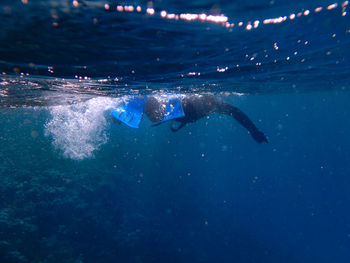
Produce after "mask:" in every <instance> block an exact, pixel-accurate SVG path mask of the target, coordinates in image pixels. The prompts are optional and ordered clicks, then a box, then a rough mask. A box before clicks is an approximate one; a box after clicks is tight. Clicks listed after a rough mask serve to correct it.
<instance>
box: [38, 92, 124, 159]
mask: <svg viewBox="0 0 350 263" xmlns="http://www.w3.org/2000/svg"><path fill="white" fill-rule="evenodd" d="M118 101H119V99H112V98H106V97H97V98H92V99H89V100H87V101H84V102H77V103H74V104H71V105H60V106H54V107H50V108H49V111H50V114H51V117H52V118H51V120H50V121H48V122H47V123H46V125H45V135H46V136H48V137H51V138H52V143H53V145H54V146H55V148H57V149H59V150H60V151H62V153H63V156H64V157H66V158H71V159H74V160H82V159H85V158H90V157H93V154H94V152H95V151H96V150H98V149H99V148H100V147H101V146H102V145H103V144H105V143H106V142H107V141H108V135H107V132H106V127H107V124H108V122H107V120H106V117H105V114H104V113H105V112H106V111H107V110H109V109H111V108H113V107H114V106H116V105H117V104H118Z"/></svg>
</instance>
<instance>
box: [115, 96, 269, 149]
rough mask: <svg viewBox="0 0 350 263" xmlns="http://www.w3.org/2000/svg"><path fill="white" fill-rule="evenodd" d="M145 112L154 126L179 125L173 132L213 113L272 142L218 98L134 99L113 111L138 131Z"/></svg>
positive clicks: (159, 97) (253, 134)
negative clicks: (164, 124) (231, 119)
mask: <svg viewBox="0 0 350 263" xmlns="http://www.w3.org/2000/svg"><path fill="white" fill-rule="evenodd" d="M143 113H145V114H146V115H147V117H148V119H149V120H150V121H151V122H156V124H154V125H153V126H158V125H160V124H162V123H164V122H165V121H170V120H173V121H176V122H179V123H180V124H179V125H178V126H177V127H174V126H173V125H171V126H170V129H171V130H172V131H173V132H177V131H179V130H180V129H182V128H183V127H185V126H186V125H187V124H188V123H192V122H196V121H197V120H199V119H201V118H203V117H206V116H208V115H209V114H211V113H219V114H225V115H228V116H231V117H233V118H234V119H235V120H236V121H238V123H239V124H241V125H242V126H243V127H244V128H246V129H247V130H248V132H249V133H250V135H251V136H252V137H253V139H254V140H255V141H256V142H258V143H262V142H266V143H268V140H267V138H266V136H265V135H264V133H263V132H261V131H259V129H258V128H257V127H256V126H255V124H254V123H253V122H252V121H251V120H250V119H249V117H248V116H247V115H246V114H245V113H243V112H242V111H241V110H240V109H238V108H237V107H235V106H233V105H231V104H229V103H227V102H225V101H224V100H222V99H220V98H218V97H216V96H214V95H209V94H204V95H168V96H165V95H158V96H153V95H150V96H130V98H129V100H128V101H127V102H126V103H125V104H122V105H120V106H118V107H117V109H115V110H113V111H111V114H112V116H113V117H115V118H116V119H118V120H120V121H122V122H124V123H125V124H127V125H128V126H131V127H134V128H138V125H139V123H140V121H141V118H142V114H143Z"/></svg>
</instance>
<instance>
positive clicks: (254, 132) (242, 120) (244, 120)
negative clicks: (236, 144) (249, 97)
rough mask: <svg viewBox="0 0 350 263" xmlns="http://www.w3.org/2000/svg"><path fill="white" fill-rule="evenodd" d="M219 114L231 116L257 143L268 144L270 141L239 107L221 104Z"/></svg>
mask: <svg viewBox="0 0 350 263" xmlns="http://www.w3.org/2000/svg"><path fill="white" fill-rule="evenodd" d="M219 109H220V110H219V111H220V112H219V113H223V114H226V115H230V116H232V117H233V118H235V120H236V121H238V122H239V124H241V125H242V126H243V127H244V128H246V129H247V130H248V131H249V133H250V134H251V136H252V137H253V138H254V140H255V141H257V142H258V143H262V142H266V143H268V140H267V138H266V136H265V134H264V133H263V132H261V131H259V129H258V128H257V127H256V126H255V124H254V123H253V122H252V121H251V120H250V119H249V117H248V116H247V115H246V114H245V113H244V112H242V111H241V110H240V109H238V108H237V107H235V106H233V105H231V104H229V103H227V102H224V101H223V102H221V105H220V107H219Z"/></svg>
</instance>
